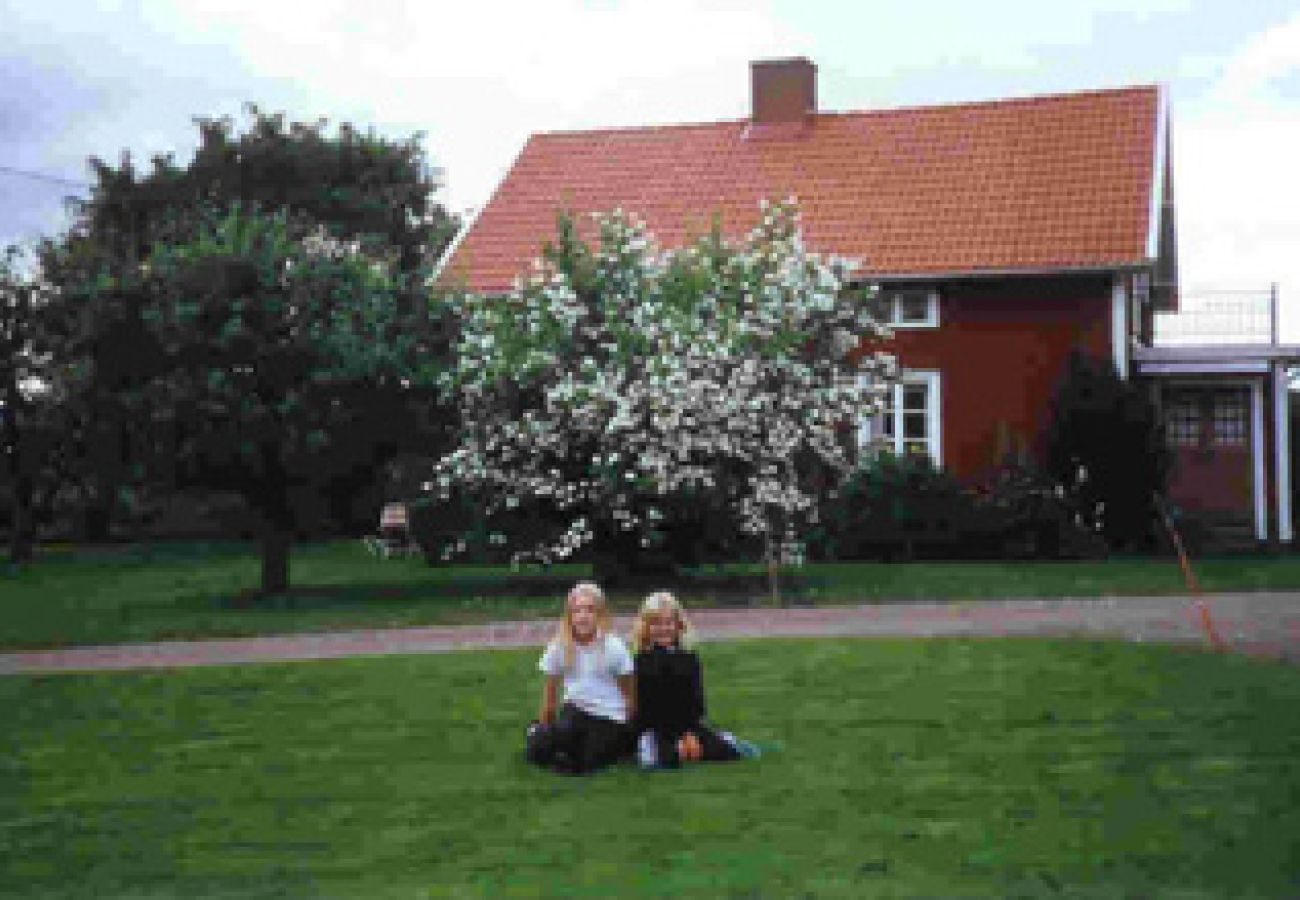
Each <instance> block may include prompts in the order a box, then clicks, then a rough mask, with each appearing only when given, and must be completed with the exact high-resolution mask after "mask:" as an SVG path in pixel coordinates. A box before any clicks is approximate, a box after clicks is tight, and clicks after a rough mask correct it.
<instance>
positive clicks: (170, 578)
mask: <svg viewBox="0 0 1300 900" xmlns="http://www.w3.org/2000/svg"><path fill="white" fill-rule="evenodd" d="M1197 573H1198V575H1199V577H1200V580H1201V582H1202V584H1203V585H1204V586H1205V588H1206V589H1207V590H1259V589H1270V588H1300V558H1297V557H1294V556H1256V557H1236V558H1223V559H1211V560H1203V561H1198V563H1197ZM291 575H292V584H293V588H292V590H291V591H290V592H289V593H288V594H285V595H283V596H278V597H270V598H257V597H254V596H252V594H251V590H250V589H251V588H252V587H254V586H255V585H256V584H257V578H258V560H257V558H256V557H255V556H254V555H253V553H252V552H251V550H250V549H249V548H247V547H246V546H243V545H239V544H218V545H204V544H176V545H165V544H164V545H155V546H153V547H149V548H128V549H126V550H125V551H123V550H118V551H114V552H108V551H104V550H93V549H92V550H85V551H61V552H53V553H47V554H46V555H45V556H44V557H43V558H42V559H41V560H40V561H38V562H37V563H35V564H34V565H31V566H28V567H25V568H23V569H21V570H18V571H7V572H5V571H2V570H0V648H8V649H14V648H23V647H48V646H57V645H62V644H90V643H112V642H119V641H143V640H155V639H162V638H179V637H205V636H228V635H249V634H267V633H274V632H290V631H311V630H327V629H337V628H361V627H387V626H406V625H434V624H455V623H468V622H476V621H484V620H488V619H503V618H532V617H537V616H546V617H549V616H552V615H554V613H555V609H556V606H557V602H558V600H559V598H561V597H562V596H563V595H564V592H565V590H566V588H567V586H568V585H569V584H571V583H572V582H573V581H574V580H575V579H577V578H580V577H590V569H589V568H588V567H586V566H581V565H575V566H557V567H554V568H552V569H551V570H549V571H543V570H541V569H536V568H534V569H530V570H525V571H522V572H518V573H512V572H511V571H510V570H509V569H508V568H506V567H491V566H463V565H462V566H449V567H430V566H427V565H426V564H425V563H424V561H423V560H421V559H418V558H412V559H392V560H381V559H378V558H376V557H373V556H370V555H368V554H367V553H366V552H365V550H364V549H363V548H362V547H361V545H360V544H359V543H357V542H344V543H334V544H312V545H307V546H303V547H299V548H296V549H295V551H294V554H293V557H292V567H291ZM782 577H783V583H784V585H785V587H784V592H783V594H784V599H785V601H786V602H793V603H821V604H830V603H856V602H891V601H899V600H910V599H963V598H979V597H1018V596H1019V597H1059V596H1104V595H1126V594H1128V595H1133V594H1160V593H1173V592H1178V591H1182V590H1184V585H1183V581H1182V576H1181V574H1180V573H1179V570H1178V566H1177V564H1176V563H1175V562H1174V561H1173V560H1171V559H1154V558H1153V559H1133V558H1128V559H1124V558H1121V559H1113V560H1106V561H1101V562H1007V563H995V562H988V563H906V564H904V563H897V564H885V563H825V564H811V565H808V566H806V567H804V568H802V569H790V570H788V571H786V572H785V573H784V575H783V576H782ZM738 578H739V579H746V578H747V579H749V580H748V581H747V582H744V583H743V584H742V585H741V587H740V589H739V590H736V580H737V579H738ZM727 579H731V582H730V584H728V583H727ZM654 586H655V587H658V586H660V585H654ZM664 586H669V587H673V588H675V589H676V590H677V591H678V593H679V594H680V595H681V596H682V598H683V599H684V600H685V602H686V603H687V605H688V606H697V607H698V606H709V605H717V604H720V603H746V604H752V603H768V602H770V600H769V599H768V595H767V591H766V587H765V585H764V583H763V579H762V577H761V569H760V567H757V566H745V565H731V566H727V567H725V570H715V569H713V568H711V567H709V568H705V569H703V570H700V571H699V572H696V573H694V575H693V576H692V577H688V578H685V579H680V580H679V581H678V582H677V583H675V584H672V585H664ZM645 587H647V586H642V588H645ZM644 592H645V590H644V589H638V590H636V591H628V592H622V593H621V592H619V591H614V606H615V608H616V609H619V610H628V609H631V608H633V607H634V605H635V603H636V602H637V601H638V599H639V598H640V597H641V596H642V595H643V594H644Z"/></svg>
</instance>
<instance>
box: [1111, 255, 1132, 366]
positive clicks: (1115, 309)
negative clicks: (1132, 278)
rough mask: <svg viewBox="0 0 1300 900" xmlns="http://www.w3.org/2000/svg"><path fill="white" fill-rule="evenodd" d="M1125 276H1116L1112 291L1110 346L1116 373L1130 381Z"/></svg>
mask: <svg viewBox="0 0 1300 900" xmlns="http://www.w3.org/2000/svg"><path fill="white" fill-rule="evenodd" d="M1124 281H1125V279H1124V276H1123V275H1121V274H1116V275H1115V280H1114V282H1113V283H1112V284H1111V289H1110V346H1111V352H1112V353H1113V354H1114V356H1115V371H1116V372H1118V373H1119V377H1120V378H1123V379H1124V380H1125V381H1127V380H1128V291H1127V290H1126V288H1125V284H1124Z"/></svg>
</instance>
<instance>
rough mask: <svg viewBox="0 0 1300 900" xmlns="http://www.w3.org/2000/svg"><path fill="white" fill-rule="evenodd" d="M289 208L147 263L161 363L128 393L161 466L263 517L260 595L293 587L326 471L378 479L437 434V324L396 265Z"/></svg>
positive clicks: (239, 217)
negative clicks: (312, 231) (307, 520)
mask: <svg viewBox="0 0 1300 900" xmlns="http://www.w3.org/2000/svg"><path fill="white" fill-rule="evenodd" d="M290 218H291V217H290V215H289V214H288V213H287V212H283V211H282V212H278V213H259V212H253V211H245V210H243V209H241V208H239V207H235V208H233V209H231V210H229V211H226V212H222V213H213V214H212V215H211V216H209V217H205V218H203V219H202V220H201V221H200V222H199V224H198V225H197V226H196V228H195V230H194V233H193V234H192V235H189V236H188V237H187V239H184V240H177V241H175V242H166V243H159V244H157V245H155V247H154V248H153V252H152V253H151V255H150V256H149V258H148V259H147V260H146V261H145V264H144V265H143V266H142V267H141V276H140V277H141V286H140V287H141V290H142V292H143V294H144V296H145V298H146V302H145V304H144V311H143V312H142V314H141V322H142V326H143V329H144V333H145V335H146V336H147V338H148V341H149V343H150V344H151V345H152V346H153V347H155V348H156V350H157V353H158V355H159V358H160V360H161V363H160V364H159V365H158V366H157V367H156V370H155V371H154V372H152V373H150V374H148V375H146V376H145V377H143V378H142V379H141V380H140V381H139V383H138V384H137V385H135V386H134V387H133V388H132V389H131V390H128V391H125V392H124V393H123V396H122V402H123V403H124V405H125V406H126V407H127V408H128V409H129V410H130V411H131V413H132V415H133V416H134V417H135V418H137V419H138V420H140V421H144V422H148V423H149V428H150V430H151V433H152V435H153V442H152V444H151V447H152V448H154V450H155V451H156V455H155V456H154V457H153V458H152V461H153V462H154V464H155V466H156V467H161V465H162V462H163V460H166V461H168V462H167V464H168V465H169V466H170V467H171V468H170V472H171V474H172V475H173V476H175V477H176V479H177V480H179V481H188V482H196V483H201V484H206V485H210V486H214V487H220V488H223V489H227V490H233V491H236V492H238V493H240V494H242V495H243V496H244V497H245V498H246V499H247V500H248V502H249V505H250V506H251V507H252V508H253V509H254V510H255V511H256V512H257V514H258V517H259V519H260V522H261V542H262V589H263V591H266V592H275V591H281V590H283V589H284V588H285V587H287V585H288V550H289V546H290V543H291V541H292V538H293V534H294V530H295V528H296V527H298V526H300V525H301V524H302V523H303V520H304V517H305V516H310V515H313V514H314V513H316V512H318V507H319V503H318V502H317V501H318V499H319V497H320V494H321V492H322V490H323V488H324V486H325V485H326V484H327V483H328V481H330V480H331V479H334V478H338V477H344V476H346V475H347V474H348V473H350V472H352V471H355V470H357V469H361V470H362V471H365V472H367V473H370V474H371V475H373V473H374V472H375V471H376V470H377V469H378V468H379V467H380V466H381V465H382V464H383V463H384V461H385V460H386V459H388V458H390V457H391V456H393V455H394V454H395V453H397V452H399V451H400V450H401V449H403V448H409V447H411V446H413V445H415V444H417V443H420V444H427V442H428V441H429V440H430V439H431V438H432V439H434V440H436V439H437V437H438V434H439V429H440V428H441V427H442V423H441V421H440V420H439V418H438V417H439V406H438V404H437V402H436V400H437V397H436V381H437V378H438V376H439V374H440V368H439V362H440V360H441V359H442V358H443V357H442V354H441V352H440V347H439V328H440V322H439V320H438V318H437V316H436V314H435V312H434V310H433V308H432V307H431V306H430V303H429V301H428V300H427V298H426V296H425V292H424V291H422V290H419V289H417V288H415V287H414V286H412V285H411V284H410V283H409V279H410V276H407V275H405V274H404V273H401V272H400V271H397V270H396V267H395V266H390V265H386V264H384V263H382V262H376V261H375V260H373V259H371V258H370V257H368V256H366V255H365V254H364V253H361V252H359V251H358V250H357V249H355V248H353V247H350V246H346V245H343V244H341V243H339V242H337V241H334V240H332V239H329V238H324V237H322V238H317V239H315V240H312V239H298V238H295V237H294V234H293V228H292V227H291V224H290Z"/></svg>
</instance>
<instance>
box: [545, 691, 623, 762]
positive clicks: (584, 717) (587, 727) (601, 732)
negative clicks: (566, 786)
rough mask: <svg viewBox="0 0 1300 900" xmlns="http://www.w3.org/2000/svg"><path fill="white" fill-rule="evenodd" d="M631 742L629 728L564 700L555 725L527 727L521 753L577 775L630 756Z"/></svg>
mask: <svg viewBox="0 0 1300 900" xmlns="http://www.w3.org/2000/svg"><path fill="white" fill-rule="evenodd" d="M633 741H634V737H633V735H632V732H631V729H629V728H628V727H627V726H626V725H624V724H623V723H622V722H615V721H614V720H613V719H606V718H603V717H601V716H593V715H592V714H591V713H589V712H586V711H584V710H581V709H579V708H578V707H576V706H574V705H573V704H571V703H566V704H564V706H562V707H560V712H559V714H558V715H557V716H556V717H555V722H554V724H552V725H538V726H536V727H534V728H532V729H530V731H529V734H528V740H527V743H526V745H525V750H524V756H525V758H526V759H527V760H528V761H529V762H531V763H536V764H537V765H539V766H546V767H547V768H552V769H555V770H556V771H558V772H566V773H569V774H575V775H580V774H583V773H586V772H594V771H596V770H597V769H602V768H604V767H605V766H608V765H610V764H611V763H614V762H617V761H618V760H620V759H622V758H623V757H625V756H627V755H629V754H630V753H631V752H632V747H633Z"/></svg>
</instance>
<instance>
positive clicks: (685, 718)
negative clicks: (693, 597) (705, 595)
mask: <svg viewBox="0 0 1300 900" xmlns="http://www.w3.org/2000/svg"><path fill="white" fill-rule="evenodd" d="M693 644H694V631H693V630H692V628H691V623H690V621H689V620H688V619H687V618H686V614H685V612H684V611H683V610H682V606H681V604H680V603H678V602H677V598H675V597H674V596H673V595H672V594H670V593H668V592H667V591H660V592H658V593H655V594H651V595H650V596H649V597H647V598H646V601H645V603H643V604H642V605H641V612H640V614H639V615H638V616H637V619H636V624H635V625H634V626H633V629H632V649H633V652H635V653H636V659H635V673H636V694H635V696H636V719H635V723H634V725H635V729H636V734H637V757H638V759H639V761H640V762H641V765H643V766H645V767H647V768H659V767H667V768H673V767H676V766H678V765H680V764H681V763H686V762H698V761H700V760H710V761H723V760H732V759H739V758H740V757H741V756H753V755H757V751H756V750H755V749H754V748H753V745H751V744H748V743H747V742H745V741H741V740H738V739H737V738H736V737H735V735H732V734H731V733H729V732H726V731H716V730H714V729H712V728H710V727H708V726H707V725H705V724H704V721H703V720H704V679H703V675H702V673H701V671H700V658H699V657H698V656H696V655H695V653H694V651H693V650H692V649H691V648H692V646H693Z"/></svg>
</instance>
